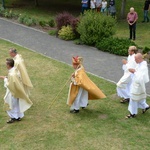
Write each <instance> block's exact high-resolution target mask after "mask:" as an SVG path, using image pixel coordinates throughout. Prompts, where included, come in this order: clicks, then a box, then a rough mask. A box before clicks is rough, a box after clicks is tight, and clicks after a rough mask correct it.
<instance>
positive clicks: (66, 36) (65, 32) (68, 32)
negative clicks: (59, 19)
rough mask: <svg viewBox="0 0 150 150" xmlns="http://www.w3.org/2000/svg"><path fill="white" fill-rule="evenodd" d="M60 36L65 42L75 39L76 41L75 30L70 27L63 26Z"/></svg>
mask: <svg viewBox="0 0 150 150" xmlns="http://www.w3.org/2000/svg"><path fill="white" fill-rule="evenodd" d="M58 36H59V37H60V38H61V39H63V40H73V39H75V34H74V33H73V29H72V27H71V26H70V25H68V26H63V27H62V28H61V30H59V32H58Z"/></svg>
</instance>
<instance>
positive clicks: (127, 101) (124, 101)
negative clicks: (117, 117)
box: [120, 98, 130, 103]
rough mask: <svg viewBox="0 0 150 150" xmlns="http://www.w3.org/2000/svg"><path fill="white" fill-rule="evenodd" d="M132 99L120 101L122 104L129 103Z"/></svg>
mask: <svg viewBox="0 0 150 150" xmlns="http://www.w3.org/2000/svg"><path fill="white" fill-rule="evenodd" d="M129 100H130V98H126V99H123V100H121V101H120V103H129Z"/></svg>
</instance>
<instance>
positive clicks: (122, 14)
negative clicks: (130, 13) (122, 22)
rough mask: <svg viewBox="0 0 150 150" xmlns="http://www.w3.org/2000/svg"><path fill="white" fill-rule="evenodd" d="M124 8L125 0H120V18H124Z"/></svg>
mask: <svg viewBox="0 0 150 150" xmlns="http://www.w3.org/2000/svg"><path fill="white" fill-rule="evenodd" d="M125 8H126V0H122V4H121V16H120V17H121V19H124V18H125Z"/></svg>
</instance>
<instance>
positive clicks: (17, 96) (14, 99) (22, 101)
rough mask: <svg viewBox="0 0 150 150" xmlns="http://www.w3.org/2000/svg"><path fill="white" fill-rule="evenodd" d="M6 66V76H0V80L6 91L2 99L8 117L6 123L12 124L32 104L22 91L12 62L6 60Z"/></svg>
mask: <svg viewBox="0 0 150 150" xmlns="http://www.w3.org/2000/svg"><path fill="white" fill-rule="evenodd" d="M6 66H7V69H8V76H7V77H5V76H0V78H1V79H4V86H5V87H6V89H7V90H6V94H5V97H4V104H5V109H6V111H7V114H8V115H9V117H10V120H8V121H7V123H13V122H14V121H20V120H21V118H23V117H24V112H25V111H26V110H27V109H29V108H30V107H31V105H32V102H31V100H30V99H29V97H28V96H27V94H26V92H25V90H24V87H23V84H22V82H21V79H20V76H19V74H18V71H17V70H16V68H15V67H14V60H13V59H6Z"/></svg>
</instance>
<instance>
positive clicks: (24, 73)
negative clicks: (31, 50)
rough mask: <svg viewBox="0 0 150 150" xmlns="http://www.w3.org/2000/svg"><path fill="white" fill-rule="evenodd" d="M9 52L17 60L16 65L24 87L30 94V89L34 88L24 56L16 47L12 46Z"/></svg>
mask: <svg viewBox="0 0 150 150" xmlns="http://www.w3.org/2000/svg"><path fill="white" fill-rule="evenodd" d="M9 54H10V56H11V57H12V58H13V60H14V61H15V64H14V67H15V68H17V69H18V70H19V73H20V76H21V80H22V83H23V86H24V89H25V91H26V93H27V94H28V95H29V94H30V89H31V88H33V85H32V83H31V80H30V78H29V75H28V73H27V69H26V66H25V63H24V59H23V58H22V56H21V55H20V54H18V53H17V50H16V49H13V48H11V49H10V50H9Z"/></svg>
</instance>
